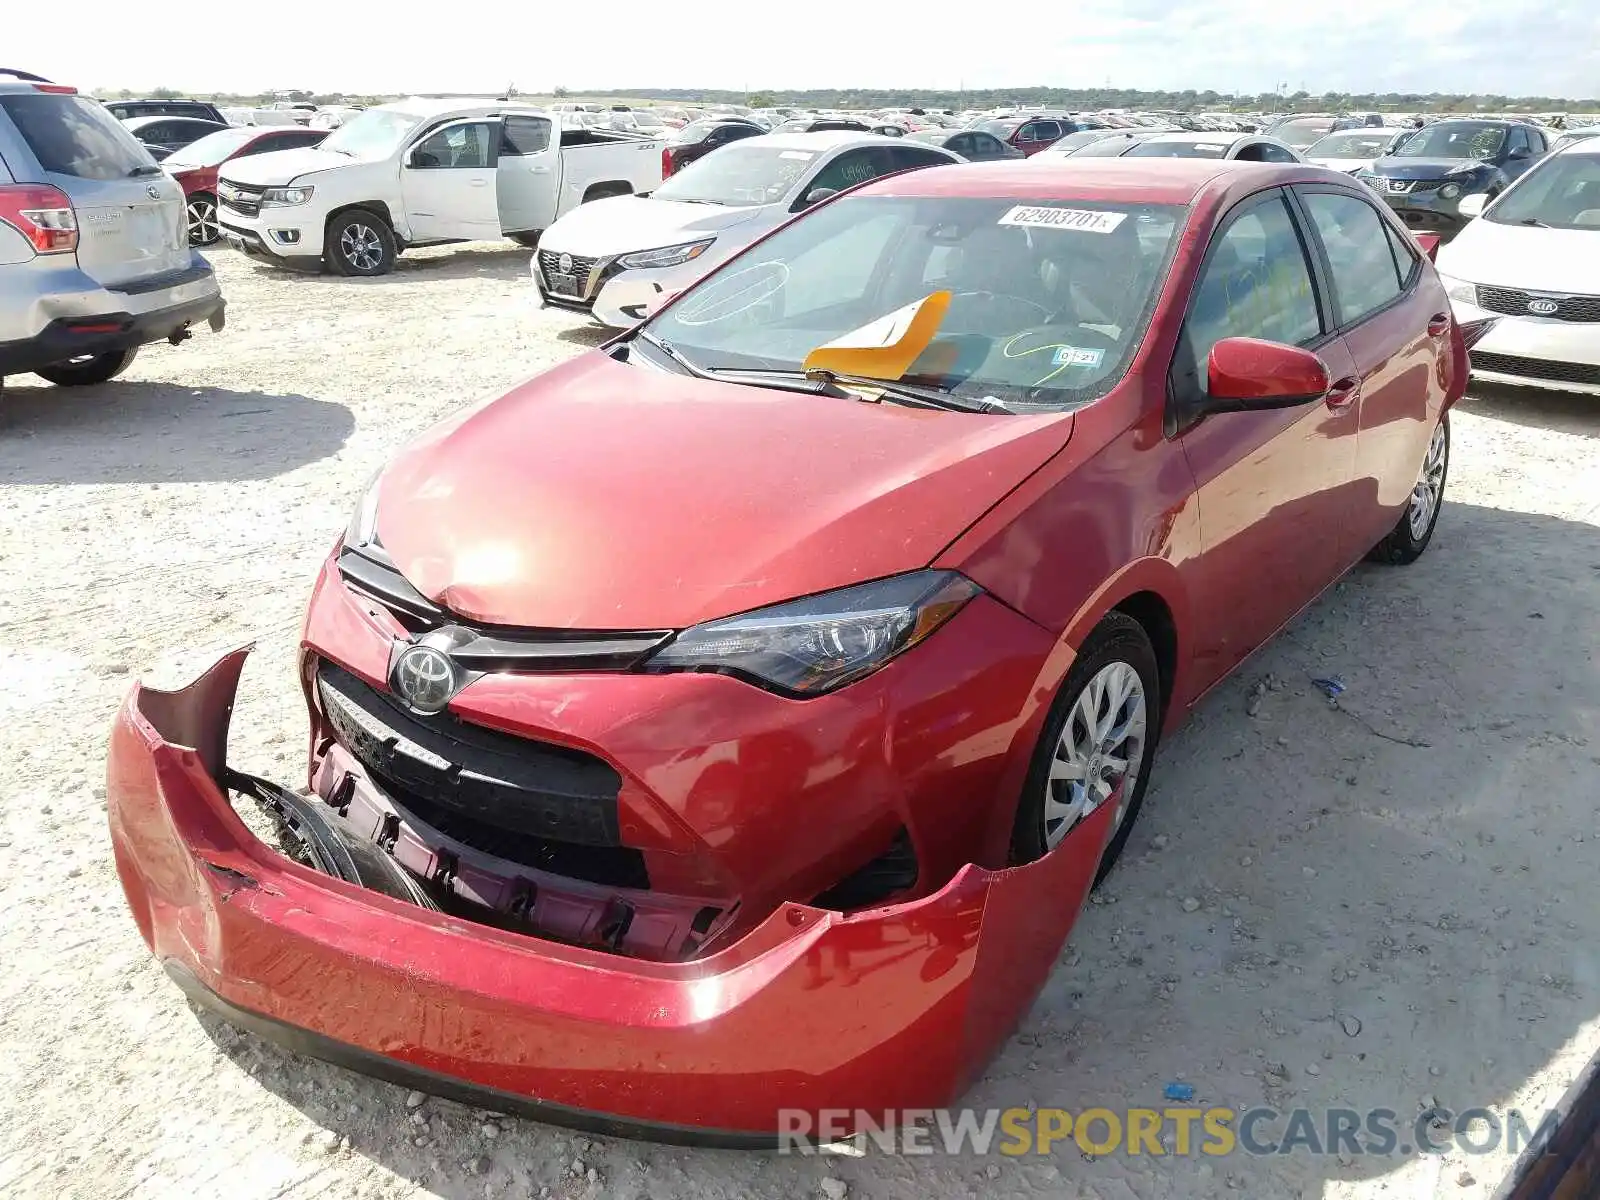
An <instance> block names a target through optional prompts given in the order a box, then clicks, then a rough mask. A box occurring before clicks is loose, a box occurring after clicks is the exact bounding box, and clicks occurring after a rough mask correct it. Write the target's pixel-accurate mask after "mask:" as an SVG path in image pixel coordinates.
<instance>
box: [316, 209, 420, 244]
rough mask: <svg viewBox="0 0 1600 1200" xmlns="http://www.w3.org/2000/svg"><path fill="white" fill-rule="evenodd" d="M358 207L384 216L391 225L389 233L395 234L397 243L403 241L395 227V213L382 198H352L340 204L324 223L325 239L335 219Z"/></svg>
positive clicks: (385, 221) (384, 220)
mask: <svg viewBox="0 0 1600 1200" xmlns="http://www.w3.org/2000/svg"><path fill="white" fill-rule="evenodd" d="M358 208H359V209H361V210H363V211H364V212H369V213H371V214H372V215H373V216H375V217H382V218H383V223H384V224H385V225H387V226H388V227H389V233H390V234H391V235H393V237H394V240H395V242H396V243H401V242H403V241H404V240H405V239H404V238H402V237H401V236H400V231H399V230H398V229H396V228H395V224H394V214H393V213H392V212H390V211H389V206H388V205H387V204H385V203H384V202H383V201H382V200H352V201H351V202H350V203H349V204H341V205H339V207H338V208H336V209H334V210H333V211H332V212H330V213H329V214H328V218H327V220H325V221H324V222H323V223H322V236H323V238H324V240H326V238H327V236H328V230H330V229H332V228H333V223H334V222H335V221H337V220H338V219H339V218H340V217H342V216H344V215H345V213H347V212H350V211H352V210H354V209H358Z"/></svg>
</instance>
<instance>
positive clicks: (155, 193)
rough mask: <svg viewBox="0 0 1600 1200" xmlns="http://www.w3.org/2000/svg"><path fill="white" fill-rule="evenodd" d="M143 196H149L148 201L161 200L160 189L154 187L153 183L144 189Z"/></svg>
mask: <svg viewBox="0 0 1600 1200" xmlns="http://www.w3.org/2000/svg"><path fill="white" fill-rule="evenodd" d="M144 194H145V195H146V196H149V197H150V199H152V200H159V199H161V189H160V188H158V187H157V186H156V185H155V184H153V183H152V184H150V185H149V186H147V187H146V188H145V189H144Z"/></svg>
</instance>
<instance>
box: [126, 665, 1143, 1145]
mask: <svg viewBox="0 0 1600 1200" xmlns="http://www.w3.org/2000/svg"><path fill="white" fill-rule="evenodd" d="M247 653H248V650H239V651H235V652H233V653H232V654H229V655H227V656H226V657H224V658H222V659H221V660H219V661H218V662H217V663H216V664H215V665H214V666H213V667H211V668H210V669H209V670H208V671H207V672H206V673H205V675H203V676H202V677H201V678H200V679H198V680H197V681H196V682H195V683H193V684H191V685H190V686H188V687H186V688H183V689H181V690H178V691H174V692H158V691H154V690H151V689H148V688H140V687H138V686H136V687H135V688H134V689H133V690H132V692H131V693H130V694H129V696H128V698H127V700H126V701H125V702H124V704H123V706H122V708H121V709H120V710H119V712H118V715H117V718H116V723H115V726H114V729H113V731H112V737H111V748H110V757H109V764H108V784H107V801H108V810H109V820H110V827H111V837H112V842H113V848H114V852H115V857H116V864H117V870H118V873H119V875H120V877H121V880H122V885H123V889H124V892H125V893H126V896H127V900H128V904H129V907H130V909H131V911H132V913H133V916H134V919H135V921H136V922H137V923H138V925H139V929H140V932H141V934H142V935H143V936H144V939H145V941H146V942H147V943H148V944H149V945H150V947H151V949H152V951H153V952H154V953H155V954H156V956H157V957H158V958H159V959H160V960H161V961H162V962H163V964H164V965H165V966H166V968H167V970H168V972H169V974H171V975H172V976H173V977H174V979H176V980H177V981H178V982H179V983H180V984H181V985H182V986H183V987H184V989H185V990H186V991H187V992H188V993H189V994H190V995H191V996H192V997H193V998H195V999H197V1000H199V1001H201V1002H202V1003H206V1004H210V1005H211V1006H213V1007H215V1008H217V1009H219V1010H220V1011H222V1012H223V1013H225V1014H226V1015H228V1016H229V1017H231V1018H232V1019H234V1020H236V1021H238V1022H239V1023H240V1024H242V1025H245V1026H247V1027H249V1028H252V1029H254V1030H255V1031H257V1032H259V1033H262V1034H264V1035H265V1036H268V1037H272V1038H274V1039H276V1040H279V1041H282V1042H284V1043H286V1044H289V1045H291V1046H292V1047H294V1048H295V1049H297V1050H300V1051H303V1052H305V1053H309V1054H312V1055H315V1056H317V1057H321V1058H326V1059H330V1060H333V1061H338V1062H342V1063H344V1064H345V1065H348V1066H351V1067H353V1068H355V1069H357V1070H362V1071H366V1072H367V1073H370V1074H373V1075H377V1076H380V1077H384V1078H388V1079H391V1080H393V1081H395V1082H403V1083H408V1084H410V1085H411V1086H416V1087H420V1088H423V1089H424V1090H429V1091H433V1092H436V1093H440V1094H447V1095H453V1096H455V1097H457V1098H460V1099H465V1100H470V1102H472V1103H476V1104H479V1105H482V1106H485V1107H492V1108H500V1109H507V1110H513V1111H523V1112H526V1113H528V1114H530V1115H533V1116H536V1117H538V1118H540V1119H543V1120H549V1121H553V1122H558V1123H566V1124H574V1125H580V1126H584V1127H587V1128H591V1129H596V1130H601V1131H604V1132H614V1133H623V1134H638V1135H642V1136H647V1137H654V1138H657V1139H660V1140H693V1141H710V1142H718V1141H726V1142H734V1143H756V1144H760V1143H764V1142H769V1141H771V1140H772V1139H773V1138H774V1136H775V1132H776V1131H777V1130H778V1128H779V1127H780V1118H779V1110H780V1109H799V1110H807V1111H810V1112H812V1113H816V1112H819V1111H820V1110H823V1109H847V1110H866V1111H869V1112H879V1113H881V1112H883V1111H885V1110H890V1109H906V1108H930V1107H941V1106H944V1105H948V1104H950V1103H953V1102H954V1101H955V1100H956V1099H957V1098H958V1097H959V1096H960V1094H961V1093H962V1092H963V1091H964V1090H965V1088H966V1086H967V1084H968V1083H969V1082H970V1081H971V1080H972V1079H973V1078H974V1077H975V1076H976V1074H977V1073H978V1072H979V1071H980V1070H981V1069H982V1067H983V1065H984V1064H985V1063H986V1062H987V1060H988V1058H989V1057H990V1055H991V1054H992V1053H993V1052H994V1050H995V1049H996V1048H997V1047H998V1046H999V1045H1000V1044H1001V1043H1002V1042H1003V1041H1004V1040H1005V1038H1006V1037H1007V1036H1008V1035H1009V1033H1010V1031H1011V1030H1012V1028H1013V1027H1014V1025H1015V1023H1016V1022H1017V1020H1018V1019H1019V1018H1020V1016H1021V1015H1022V1013H1023V1012H1024V1011H1025V1009H1026V1008H1027V1006H1028V1005H1029V1004H1030V1003H1031V1002H1032V1000H1033V998H1034V996H1035V995H1036V994H1037V993H1038V990H1039V989H1040V988H1041V987H1042V986H1043V984H1044V981H1045V979H1046V978H1047V976H1048V975H1049V972H1050V970H1051V968H1052V966H1053V965H1054V963H1055V961H1056V958H1057V956H1058V954H1059V951H1060V948H1061V945H1062V943H1063V941H1064V940H1065V938H1066V935H1067V933H1068V932H1069V930H1070V927H1071V924H1072V922H1073V920H1074V918H1075V916H1076V914H1077V912H1078V910H1079V908H1080V906H1081V904H1082V901H1083V898H1084V896H1085V894H1086V893H1087V891H1088V888H1089V885H1090V883H1091V881H1092V879H1093V876H1094V871H1095V867H1096V864H1097V863H1098V861H1099V857H1100V851H1101V848H1102V847H1103V845H1104V843H1105V839H1106V835H1107V832H1108V823H1109V819H1110V814H1111V811H1112V806H1110V805H1106V806H1103V807H1102V808H1101V809H1100V810H1099V811H1098V812H1097V813H1096V814H1095V815H1094V816H1093V817H1091V818H1090V819H1089V820H1088V821H1087V822H1085V823H1084V825H1082V826H1081V827H1080V828H1079V829H1078V830H1076V831H1075V832H1074V833H1073V834H1072V836H1071V837H1070V838H1068V840H1067V841H1066V842H1065V843H1063V845H1062V847H1061V848H1060V849H1059V850H1058V851H1056V852H1054V853H1052V854H1050V855H1047V856H1046V857H1044V858H1042V859H1040V860H1039V861H1037V862H1034V863H1030V864H1028V865H1026V866H1021V867H1013V868H1007V869H1003V870H989V869H985V868H982V867H978V866H975V865H968V866H966V867H964V868H963V869H962V870H960V871H959V872H958V873H957V874H956V875H955V877H954V878H952V879H951V880H950V882H949V883H948V884H946V885H945V886H944V887H943V888H941V889H940V890H939V891H937V892H935V893H933V894H931V895H929V896H926V897H924V898H921V899H918V900H913V901H908V902H905V903H900V904H890V905H885V906H882V907H878V908H873V909H867V910H863V911H860V912H856V913H852V914H849V915H845V914H841V913H837V912H831V911H826V910H822V909H818V908H815V907H811V906H809V905H804V904H785V905H783V906H781V907H779V908H778V910H777V911H775V912H773V913H772V914H771V916H769V917H768V918H767V919H766V920H765V921H764V922H762V923H761V924H760V925H759V926H757V927H756V928H755V929H754V930H753V931H752V932H750V933H749V934H748V935H746V936H745V937H743V938H741V939H740V940H739V941H738V942H736V943H735V944H733V945H731V946H729V947H728V948H726V949H724V950H722V951H720V952H718V953H716V954H713V955H711V956H709V957H706V958H703V959H696V960H692V961H687V962H675V963H653V962H645V961H640V960H637V959H631V958H625V957H622V956H619V955H615V954H609V953H606V952H604V951H599V950H591V949H587V948H582V947H575V946H567V945H563V944H560V943H555V942H550V941H545V940H541V939H537V938H533V937H529V936H525V935H523V934H519V933H514V932H507V931H504V930H500V929H495V928H491V927H489V926H486V925H479V924H476V923H474V922H472V921H469V920H465V919H462V918H460V917H456V916H450V915H446V914H444V913H440V912H436V911H431V910H429V909H426V908H423V907H419V906H418V905H415V904H410V903H407V902H405V901H404V900H400V899H395V898H392V897H391V896H388V895H383V894H380V893H378V892H376V891H373V890H370V889H367V888H363V887H359V886H356V885H354V884H350V883H347V882H345V881H343V880H341V879H338V878H335V877H333V876H331V875H327V874H323V873H321V872H319V871H316V870H313V869H312V868H310V867H306V866H303V865H301V864H299V863H297V862H294V861H291V860H290V859H288V858H286V857H284V856H283V855H282V854H279V853H278V852H277V851H275V850H273V849H271V848H270V847H268V846H267V845H266V844H265V843H263V842H262V841H260V840H259V839H257V838H256V837H255V836H254V835H253V834H252V833H251V832H250V831H249V830H248V829H247V828H246V826H245V824H244V823H243V822H242V821H241V820H240V818H239V816H238V815H237V814H236V813H235V812H234V810H233V808H232V806H231V805H230V803H229V801H228V798H227V795H226V793H225V791H224V789H223V788H222V787H221V786H220V785H219V783H218V780H219V779H225V778H227V776H226V774H225V772H226V765H225V749H226V738H227V723H228V716H229V714H230V713H231V711H232V706H233V697H234V693H235V690H236V687H237V684H238V678H239V673H240V671H241V670H242V668H243V665H244V660H245V657H246V655H247Z"/></svg>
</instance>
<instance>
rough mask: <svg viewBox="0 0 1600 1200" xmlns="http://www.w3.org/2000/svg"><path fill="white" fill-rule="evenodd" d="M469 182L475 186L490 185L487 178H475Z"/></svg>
mask: <svg viewBox="0 0 1600 1200" xmlns="http://www.w3.org/2000/svg"><path fill="white" fill-rule="evenodd" d="M469 182H470V183H471V184H472V186H473V187H488V186H489V181H488V180H487V179H473V180H470V181H469Z"/></svg>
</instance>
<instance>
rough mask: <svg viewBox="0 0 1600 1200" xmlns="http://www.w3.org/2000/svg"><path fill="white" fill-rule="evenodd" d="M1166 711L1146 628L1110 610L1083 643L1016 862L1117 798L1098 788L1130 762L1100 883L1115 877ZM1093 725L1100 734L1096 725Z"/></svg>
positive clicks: (1040, 763) (1027, 809)
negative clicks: (1119, 765) (1096, 786)
mask: <svg viewBox="0 0 1600 1200" xmlns="http://www.w3.org/2000/svg"><path fill="white" fill-rule="evenodd" d="M1162 709H1163V706H1162V699H1161V672H1160V670H1159V668H1158V667H1157V665H1156V654H1155V650H1154V649H1153V648H1152V647H1151V645H1150V638H1149V636H1148V635H1147V634H1146V633H1145V631H1144V626H1142V625H1140V624H1139V622H1137V621H1135V620H1134V619H1133V618H1132V617H1130V616H1128V615H1127V614H1126V613H1120V612H1113V613H1108V614H1107V615H1106V617H1105V619H1104V620H1102V621H1101V622H1100V624H1098V625H1096V626H1095V627H1094V630H1093V631H1092V632H1091V633H1090V634H1089V636H1088V637H1087V638H1085V639H1084V643H1083V645H1082V647H1081V648H1080V649H1079V651H1078V657H1077V660H1076V661H1075V662H1074V663H1073V664H1072V670H1071V671H1069V672H1068V673H1067V678H1066V682H1064V683H1063V684H1062V685H1061V690H1060V691H1059V692H1057V693H1056V699H1055V703H1054V704H1053V705H1051V708H1050V715H1049V716H1048V717H1047V718H1046V719H1045V724H1044V731H1043V732H1042V733H1041V734H1040V737H1039V745H1038V747H1037V748H1036V749H1035V750H1034V754H1033V763H1032V764H1031V765H1030V766H1029V768H1028V779H1027V782H1026V783H1025V784H1024V785H1023V789H1022V799H1021V801H1020V802H1019V803H1018V805H1017V818H1016V824H1015V826H1014V827H1013V829H1012V835H1011V860H1012V861H1013V862H1016V863H1025V862H1032V861H1033V860H1034V859H1036V858H1041V857H1043V856H1044V855H1045V854H1047V853H1048V852H1049V851H1051V850H1053V849H1055V848H1056V846H1058V845H1059V844H1060V843H1061V841H1062V840H1063V839H1064V838H1066V837H1068V836H1070V834H1071V831H1072V829H1073V828H1074V827H1075V826H1076V825H1078V824H1079V823H1080V822H1082V821H1083V819H1084V818H1085V817H1087V816H1088V815H1089V813H1090V812H1092V811H1093V810H1094V809H1095V808H1098V807H1099V806H1100V805H1101V804H1102V803H1107V802H1109V801H1110V799H1111V796H1108V795H1105V794H1104V789H1102V792H1101V794H1099V795H1098V796H1097V795H1096V794H1095V793H1094V790H1093V785H1094V784H1095V783H1096V781H1098V780H1103V779H1105V778H1106V777H1107V776H1108V774H1109V775H1113V776H1114V775H1115V766H1116V764H1117V763H1119V762H1125V763H1126V768H1125V770H1124V772H1123V773H1122V774H1121V775H1120V776H1116V779H1117V781H1118V782H1120V783H1121V785H1122V786H1121V789H1120V791H1119V792H1118V791H1114V792H1112V793H1111V795H1116V796H1120V799H1121V804H1122V811H1121V813H1120V815H1118V816H1116V817H1114V818H1113V819H1114V820H1115V821H1116V823H1117V826H1116V832H1115V833H1113V834H1112V836H1111V841H1110V842H1109V843H1108V844H1107V846H1106V849H1105V853H1104V854H1103V855H1102V856H1101V858H1100V866H1099V869H1098V870H1097V871H1096V873H1095V879H1094V881H1095V883H1096V884H1097V885H1098V884H1099V882H1100V881H1101V880H1102V879H1104V878H1105V877H1106V875H1107V874H1108V873H1110V871H1111V868H1112V866H1114V865H1115V864H1116V861H1117V858H1118V857H1119V856H1120V855H1121V854H1122V848H1123V847H1124V846H1125V845H1127V842H1128V835H1129V834H1130V833H1131V832H1132V831H1133V823H1134V821H1135V820H1136V819H1137V818H1138V816H1139V808H1140V806H1141V805H1142V804H1143V803H1144V792H1145V787H1146V785H1147V784H1148V783H1149V782H1150V767H1151V764H1152V762H1153V761H1154V759H1155V749H1156V739H1157V738H1158V736H1159V735H1160V732H1161V714H1162ZM1090 710H1097V711H1094V712H1091V711H1090ZM1091 719H1092V720H1093V723H1094V724H1096V725H1097V726H1098V727H1099V728H1098V729H1094V728H1090V724H1091ZM1091 744H1092V746H1091ZM1085 750H1087V751H1088V752H1087V753H1084V751H1085ZM1130 776H1131V777H1132V781H1131V787H1130V783H1129V777H1130ZM1075 808H1076V811H1074V809H1075Z"/></svg>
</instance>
